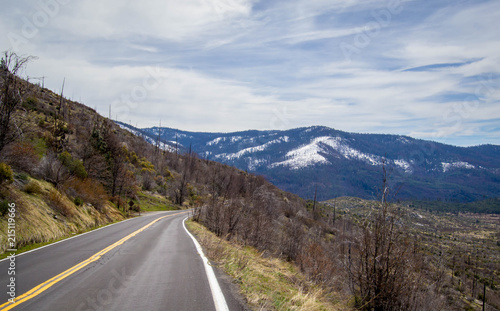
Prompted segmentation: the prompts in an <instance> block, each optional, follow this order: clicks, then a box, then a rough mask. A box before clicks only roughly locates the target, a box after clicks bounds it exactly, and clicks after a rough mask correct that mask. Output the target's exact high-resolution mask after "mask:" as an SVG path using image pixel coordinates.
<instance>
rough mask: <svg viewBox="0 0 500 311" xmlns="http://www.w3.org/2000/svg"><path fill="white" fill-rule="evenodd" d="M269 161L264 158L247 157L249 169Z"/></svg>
mask: <svg viewBox="0 0 500 311" xmlns="http://www.w3.org/2000/svg"><path fill="white" fill-rule="evenodd" d="M266 162H267V161H266V160H264V159H257V158H256V159H254V158H252V157H248V158H247V163H248V170H249V171H254V170H255V169H256V168H257V167H259V166H261V165H262V164H264V163H266Z"/></svg>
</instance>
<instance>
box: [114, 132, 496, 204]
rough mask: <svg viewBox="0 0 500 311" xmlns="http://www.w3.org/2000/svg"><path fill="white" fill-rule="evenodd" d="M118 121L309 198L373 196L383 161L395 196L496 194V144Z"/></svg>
mask: <svg viewBox="0 0 500 311" xmlns="http://www.w3.org/2000/svg"><path fill="white" fill-rule="evenodd" d="M119 124H120V126H121V127H123V128H126V129H128V130H130V131H133V132H135V133H138V134H140V135H143V136H144V137H145V138H146V139H147V140H148V141H150V142H151V143H153V144H155V143H156V142H157V141H159V139H160V140H161V141H162V142H163V144H164V145H162V147H164V148H168V149H170V150H176V149H178V150H188V149H189V148H191V149H192V150H193V151H194V152H196V153H198V154H199V155H200V157H202V158H206V159H210V160H215V161H219V162H221V163H226V164H229V165H234V166H236V167H238V168H240V169H242V170H247V171H249V172H255V173H258V174H262V175H264V176H266V177H267V178H268V179H269V180H270V181H271V182H272V183H274V184H275V185H277V186H279V187H280V188H282V189H284V190H286V191H290V192H293V193H296V194H298V195H300V196H302V197H305V198H312V196H313V195H314V191H315V188H316V187H317V188H318V196H319V198H320V199H328V198H332V197H337V196H345V195H347V196H358V197H362V198H367V199H373V198H376V196H377V194H378V193H380V191H379V186H380V184H381V176H382V173H381V172H382V164H383V163H385V166H386V167H387V169H388V170H389V171H390V178H391V182H392V183H393V184H394V185H395V186H396V187H395V188H398V189H400V190H399V192H398V198H400V199H443V200H453V201H463V202H467V201H474V200H479V199H483V198H485V197H500V190H499V189H500V187H499V186H500V146H495V145H483V146H476V147H455V146H450V145H445V144H440V143H436V142H431V141H424V140H419V139H414V138H411V137H407V136H398V135H379V134H354V133H347V132H342V131H338V130H335V129H331V128H327V127H319V126H316V127H308V128H298V129H292V130H287V131H244V132H235V133H195V132H185V131H179V130H175V129H170V128H158V127H152V128H146V129H137V128H134V127H131V126H129V125H127V124H124V123H119Z"/></svg>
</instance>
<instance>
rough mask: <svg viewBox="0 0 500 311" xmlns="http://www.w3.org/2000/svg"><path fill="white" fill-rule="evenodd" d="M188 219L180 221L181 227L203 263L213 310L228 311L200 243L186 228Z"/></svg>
mask: <svg viewBox="0 0 500 311" xmlns="http://www.w3.org/2000/svg"><path fill="white" fill-rule="evenodd" d="M188 218H189V216H188V217H186V218H184V220H183V221H182V226H183V227H184V230H186V232H187V234H188V235H189V236H190V237H191V239H192V240H193V242H194V245H195V246H196V250H197V251H198V254H199V255H200V257H201V259H202V261H203V265H204V266H205V272H206V273H207V278H208V284H210V290H211V291H212V297H213V299H214V304H215V309H216V310H217V311H229V307H228V306H227V303H226V299H225V298H224V294H223V293H222V290H221V289H220V286H219V282H218V281H217V277H215V273H214V270H213V269H212V266H210V264H209V261H208V259H207V257H205V254H203V250H202V248H201V246H200V243H198V241H197V240H196V238H195V237H194V236H193V235H192V234H191V232H189V231H188V229H187V228H186V219H188Z"/></svg>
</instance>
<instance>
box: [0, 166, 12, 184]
mask: <svg viewBox="0 0 500 311" xmlns="http://www.w3.org/2000/svg"><path fill="white" fill-rule="evenodd" d="M13 181H14V174H12V168H11V167H10V166H9V165H7V164H5V163H2V162H0V185H1V184H3V183H6V184H10V183H12V182H13Z"/></svg>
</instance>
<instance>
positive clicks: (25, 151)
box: [5, 142, 40, 173]
mask: <svg viewBox="0 0 500 311" xmlns="http://www.w3.org/2000/svg"><path fill="white" fill-rule="evenodd" d="M5 153H6V159H7V162H8V163H9V164H10V165H11V166H12V167H13V168H15V169H16V170H20V171H24V172H30V173H31V172H32V171H33V169H34V168H35V167H36V166H37V165H38V162H39V161H40V158H39V156H38V155H37V153H36V150H35V148H34V147H33V145H32V144H31V143H28V142H19V143H14V144H12V145H11V146H9V147H8V148H6V152H5Z"/></svg>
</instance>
